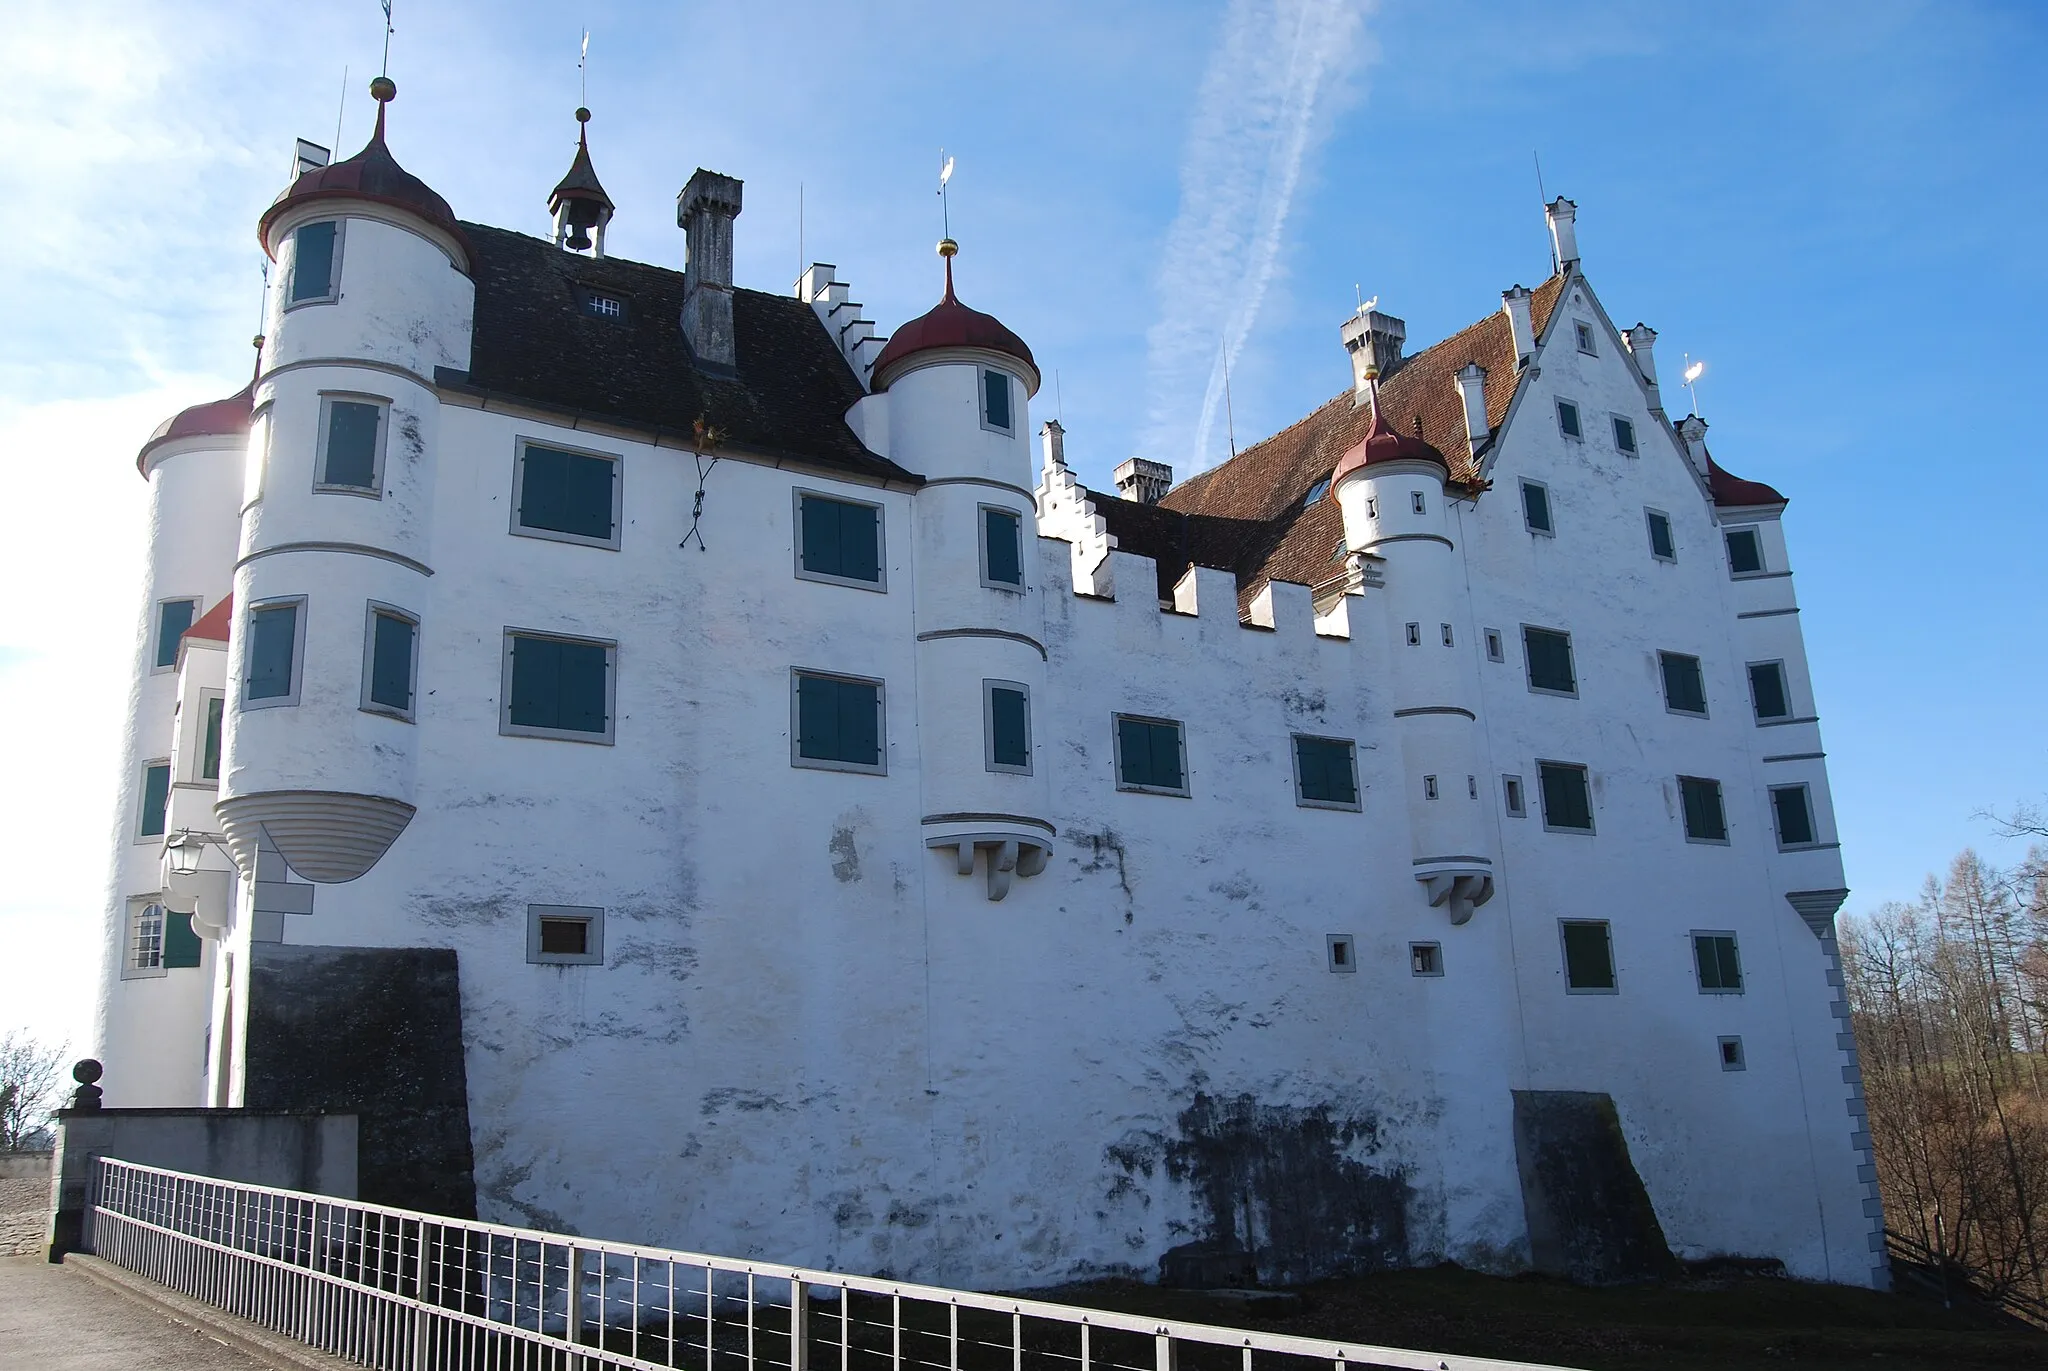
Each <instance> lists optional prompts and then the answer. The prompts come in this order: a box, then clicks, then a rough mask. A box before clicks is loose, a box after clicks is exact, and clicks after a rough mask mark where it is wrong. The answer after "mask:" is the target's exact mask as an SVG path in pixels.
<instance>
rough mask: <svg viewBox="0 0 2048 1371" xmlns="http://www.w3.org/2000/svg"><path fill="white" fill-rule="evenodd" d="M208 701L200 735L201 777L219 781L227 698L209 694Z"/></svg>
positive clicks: (206, 698)
mask: <svg viewBox="0 0 2048 1371" xmlns="http://www.w3.org/2000/svg"><path fill="white" fill-rule="evenodd" d="M204 698H205V701H206V722H205V725H204V727H203V729H202V731H201V733H200V735H199V779H200V780H202V781H217V780H219V779H220V750H221V734H222V731H223V729H224V728H225V725H226V722H227V720H226V717H225V716H226V713H227V703H228V702H227V699H226V698H225V697H224V696H221V695H216V694H208V695H206V696H205V697H204Z"/></svg>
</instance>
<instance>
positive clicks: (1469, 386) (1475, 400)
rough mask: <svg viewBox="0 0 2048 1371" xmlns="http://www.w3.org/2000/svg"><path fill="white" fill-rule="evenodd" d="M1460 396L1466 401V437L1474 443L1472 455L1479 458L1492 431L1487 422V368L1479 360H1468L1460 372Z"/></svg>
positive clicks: (1475, 458)
mask: <svg viewBox="0 0 2048 1371" xmlns="http://www.w3.org/2000/svg"><path fill="white" fill-rule="evenodd" d="M1458 398H1459V399H1460V400H1463V401H1464V402H1465V437H1466V440H1467V441H1469V442H1470V443H1471V445H1472V456H1473V458H1474V460H1477V458H1478V456H1479V449H1480V448H1481V447H1483V446H1484V445H1485V443H1486V438H1487V435H1488V434H1489V433H1491V432H1492V430H1491V429H1490V428H1488V427H1487V424H1486V368H1485V367H1483V366H1480V365H1479V363H1477V362H1467V363H1465V367H1464V369H1463V370H1462V371H1460V372H1459V373H1458Z"/></svg>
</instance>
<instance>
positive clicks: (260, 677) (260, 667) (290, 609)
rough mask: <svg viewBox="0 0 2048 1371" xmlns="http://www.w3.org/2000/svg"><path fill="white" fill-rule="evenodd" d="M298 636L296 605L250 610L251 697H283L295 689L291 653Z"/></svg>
mask: <svg viewBox="0 0 2048 1371" xmlns="http://www.w3.org/2000/svg"><path fill="white" fill-rule="evenodd" d="M298 636H299V607H298V606H297V605H295V604H293V605H265V606H263V607H262V608H260V609H256V610H252V611H251V612H250V614H249V664H248V667H247V671H248V697H249V698H250V699H252V700H280V699H284V698H286V697H288V696H289V695H290V694H291V693H292V655H293V653H295V652H296V651H297V650H298Z"/></svg>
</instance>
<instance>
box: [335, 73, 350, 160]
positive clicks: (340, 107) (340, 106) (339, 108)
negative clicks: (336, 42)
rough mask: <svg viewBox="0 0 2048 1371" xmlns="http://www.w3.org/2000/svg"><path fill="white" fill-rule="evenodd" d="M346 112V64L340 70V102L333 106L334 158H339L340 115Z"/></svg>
mask: <svg viewBox="0 0 2048 1371" xmlns="http://www.w3.org/2000/svg"><path fill="white" fill-rule="evenodd" d="M347 112H348V64H347V63H343V64H342V68H341V100H340V101H339V102H338V103H337V104H336V105H335V108H334V153H333V155H334V156H336V157H339V156H341V116H342V115H344V114H346V113H347Z"/></svg>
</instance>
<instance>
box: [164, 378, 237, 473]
mask: <svg viewBox="0 0 2048 1371" xmlns="http://www.w3.org/2000/svg"><path fill="white" fill-rule="evenodd" d="M255 401H256V383H255V382H254V381H251V382H250V383H249V384H248V385H247V386H245V387H243V388H242V390H241V391H240V392H239V393H237V394H234V395H230V396H228V397H227V399H225V400H209V401H207V402H206V403H205V404H203V405H193V406H192V407H191V408H190V409H181V410H179V411H178V413H177V414H176V415H175V416H173V417H172V418H169V419H166V420H165V421H164V422H163V423H161V424H158V425H157V427H156V432H154V433H152V434H150V435H149V441H148V442H146V443H144V444H143V445H142V451H141V452H139V453H137V454H136V456H135V469H136V470H137V471H140V472H141V473H142V474H143V475H144V476H147V475H149V454H150V453H152V452H155V451H156V450H157V449H158V448H160V447H162V446H163V445H164V444H165V443H174V442H176V441H177V440H178V439H180V438H239V437H240V436H241V435H243V434H245V433H247V432H248V431H249V412H250V410H251V409H253V408H254V407H255Z"/></svg>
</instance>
